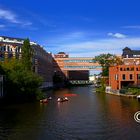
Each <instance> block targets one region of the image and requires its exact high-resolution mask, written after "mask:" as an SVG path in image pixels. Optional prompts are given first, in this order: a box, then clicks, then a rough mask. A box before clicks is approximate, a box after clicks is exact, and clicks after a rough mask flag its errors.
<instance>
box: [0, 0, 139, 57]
mask: <svg viewBox="0 0 140 140" xmlns="http://www.w3.org/2000/svg"><path fill="white" fill-rule="evenodd" d="M139 6H140V1H139V0H40V1H38V0H23V1H19V0H0V35H5V36H11V37H21V38H26V37H29V38H30V39H31V40H32V41H35V42H37V43H39V44H41V45H43V46H44V47H45V48H46V50H47V51H50V52H53V53H57V52H59V51H65V52H67V53H69V54H70V55H71V56H95V55H97V54H100V53H108V52H109V53H115V54H121V52H122V51H121V50H122V48H124V47H125V46H128V47H130V48H132V49H140V8H139Z"/></svg>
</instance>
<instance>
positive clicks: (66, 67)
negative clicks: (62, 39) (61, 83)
mask: <svg viewBox="0 0 140 140" xmlns="http://www.w3.org/2000/svg"><path fill="white" fill-rule="evenodd" d="M101 69H102V67H101V66H100V65H99V64H98V63H97V62H96V61H95V60H94V58H92V57H69V55H68V54H66V53H64V52H59V53H58V54H55V55H54V71H55V73H57V74H60V75H61V77H62V78H63V79H66V80H89V71H90V70H101Z"/></svg>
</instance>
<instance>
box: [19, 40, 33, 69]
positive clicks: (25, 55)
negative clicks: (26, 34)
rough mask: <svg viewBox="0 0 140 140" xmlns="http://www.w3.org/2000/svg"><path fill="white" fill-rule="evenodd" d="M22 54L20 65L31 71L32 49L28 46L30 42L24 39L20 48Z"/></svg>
mask: <svg viewBox="0 0 140 140" xmlns="http://www.w3.org/2000/svg"><path fill="white" fill-rule="evenodd" d="M21 53H22V58H21V60H22V63H23V65H24V66H25V68H26V69H27V70H31V69H32V62H33V48H32V46H31V45H30V40H29V39H25V41H24V43H23V46H22V48H21Z"/></svg>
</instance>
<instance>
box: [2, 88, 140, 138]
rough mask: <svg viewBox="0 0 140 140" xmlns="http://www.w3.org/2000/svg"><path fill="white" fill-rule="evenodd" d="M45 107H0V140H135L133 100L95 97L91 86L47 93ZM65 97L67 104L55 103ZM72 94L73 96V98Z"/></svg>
mask: <svg viewBox="0 0 140 140" xmlns="http://www.w3.org/2000/svg"><path fill="white" fill-rule="evenodd" d="M47 94H50V95H51V96H52V97H53V100H52V101H49V103H48V104H40V103H28V104H22V105H18V106H17V105H12V106H6V107H4V106H1V107H0V140H139V139H140V138H139V134H140V123H137V122H135V120H134V119H133V115H134V113H135V112H136V111H139V110H140V103H139V102H138V101H137V100H136V99H128V98H125V97H118V96H112V95H107V94H103V93H95V89H94V88H93V87H92V86H85V87H84V86H83V87H73V88H69V89H59V90H55V91H47ZM65 94H72V95H73V96H69V97H68V98H69V101H68V102H64V103H57V101H56V99H57V98H58V97H62V96H64V95H65ZM74 94H76V95H74Z"/></svg>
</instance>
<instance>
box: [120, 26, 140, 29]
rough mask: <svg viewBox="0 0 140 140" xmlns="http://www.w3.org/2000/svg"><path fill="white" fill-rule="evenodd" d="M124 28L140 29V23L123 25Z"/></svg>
mask: <svg viewBox="0 0 140 140" xmlns="http://www.w3.org/2000/svg"><path fill="white" fill-rule="evenodd" d="M122 28H126V29H140V25H130V26H123V27H122Z"/></svg>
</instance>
